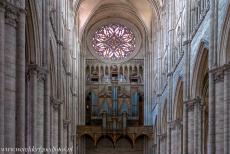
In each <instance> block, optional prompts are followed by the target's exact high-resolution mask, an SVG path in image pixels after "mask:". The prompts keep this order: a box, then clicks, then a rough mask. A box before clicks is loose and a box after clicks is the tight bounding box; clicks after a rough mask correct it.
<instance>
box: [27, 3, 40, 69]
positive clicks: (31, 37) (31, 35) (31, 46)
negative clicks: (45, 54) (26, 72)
mask: <svg viewBox="0 0 230 154" xmlns="http://www.w3.org/2000/svg"><path fill="white" fill-rule="evenodd" d="M26 6H27V8H28V10H27V15H26V63H27V65H29V64H41V55H40V54H41V52H40V51H41V49H40V37H39V28H38V25H39V24H38V19H37V18H38V15H37V11H36V10H37V9H36V4H35V2H34V1H30V0H27V1H26Z"/></svg>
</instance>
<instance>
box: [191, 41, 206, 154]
mask: <svg viewBox="0 0 230 154" xmlns="http://www.w3.org/2000/svg"><path fill="white" fill-rule="evenodd" d="M207 46H208V44H207V43H206V42H205V41H202V42H201V44H200V48H199V51H198V53H197V56H196V60H195V65H194V69H193V70H194V71H193V72H194V74H193V77H192V89H191V91H192V98H193V99H197V98H198V99H200V101H198V104H197V105H198V118H199V124H200V127H199V130H198V131H199V132H200V146H201V148H202V151H203V152H204V153H207V143H208V83H209V82H208V71H209V70H208V47H207Z"/></svg>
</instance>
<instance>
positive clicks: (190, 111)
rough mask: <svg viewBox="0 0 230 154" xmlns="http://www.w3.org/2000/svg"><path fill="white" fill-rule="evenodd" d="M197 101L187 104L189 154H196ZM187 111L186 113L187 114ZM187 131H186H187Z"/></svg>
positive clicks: (190, 101)
mask: <svg viewBox="0 0 230 154" xmlns="http://www.w3.org/2000/svg"><path fill="white" fill-rule="evenodd" d="M194 101H195V100H189V101H188V102H186V103H187V108H186V110H187V113H188V123H187V125H188V127H187V128H188V130H187V131H188V136H187V140H188V147H187V148H188V151H187V153H188V154H194V150H195V149H194V114H195V113H194V105H195V102H194ZM186 110H185V112H186ZM185 131H186V130H185Z"/></svg>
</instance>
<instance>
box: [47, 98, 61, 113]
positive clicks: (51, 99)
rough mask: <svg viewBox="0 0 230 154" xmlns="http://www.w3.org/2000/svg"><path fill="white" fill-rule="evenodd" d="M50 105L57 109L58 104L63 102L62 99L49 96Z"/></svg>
mask: <svg viewBox="0 0 230 154" xmlns="http://www.w3.org/2000/svg"><path fill="white" fill-rule="evenodd" d="M50 102H51V105H52V106H53V108H54V110H58V109H59V107H60V105H61V104H63V101H62V100H60V99H57V98H55V97H50Z"/></svg>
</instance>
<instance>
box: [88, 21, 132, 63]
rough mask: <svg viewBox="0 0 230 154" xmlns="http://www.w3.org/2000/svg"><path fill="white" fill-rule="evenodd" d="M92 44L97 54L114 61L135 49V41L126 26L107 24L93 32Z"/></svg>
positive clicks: (123, 57)
mask: <svg viewBox="0 0 230 154" xmlns="http://www.w3.org/2000/svg"><path fill="white" fill-rule="evenodd" d="M92 46H93V48H94V49H95V52H96V53H97V54H98V55H99V56H101V57H103V58H104V59H106V60H113V61H116V60H122V59H126V58H127V57H129V55H131V54H132V53H133V52H134V50H135V47H136V42H135V36H134V34H133V32H132V31H131V29H129V28H128V27H126V26H124V25H121V24H108V25H104V26H102V27H101V28H99V29H98V30H97V31H96V32H95V33H94V35H93V40H92Z"/></svg>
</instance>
